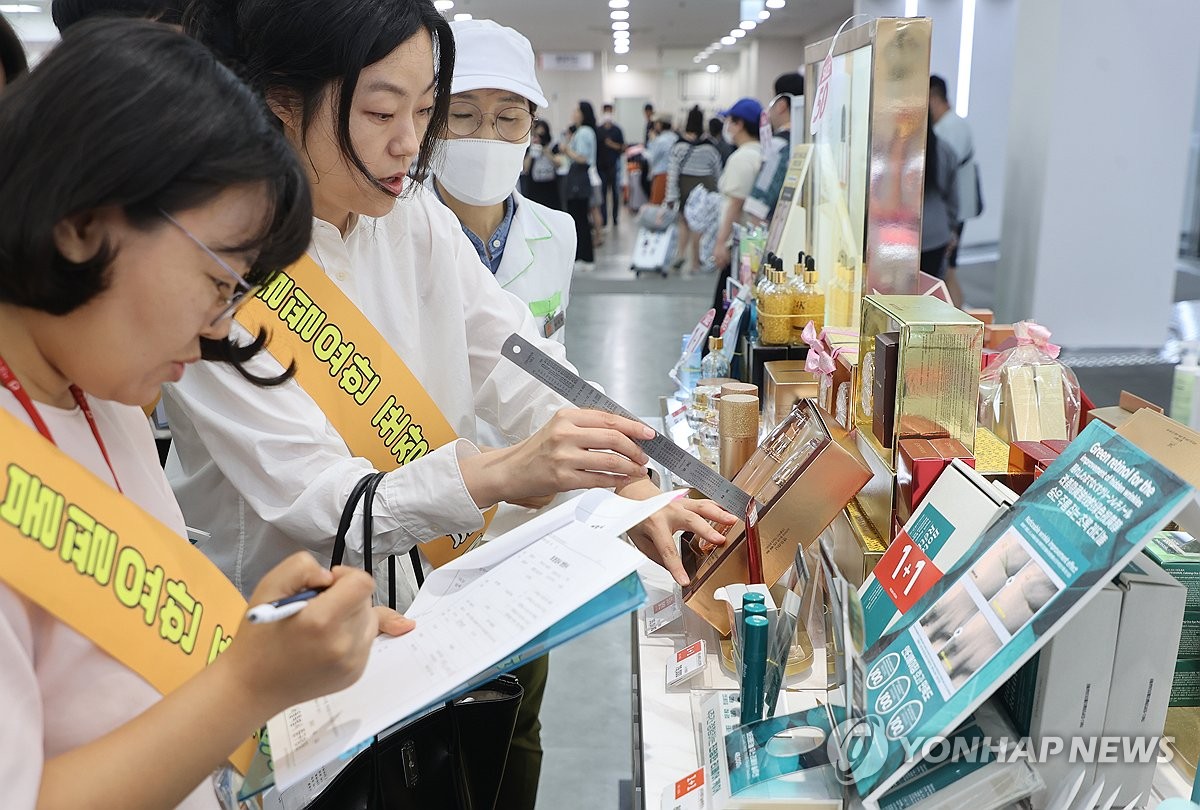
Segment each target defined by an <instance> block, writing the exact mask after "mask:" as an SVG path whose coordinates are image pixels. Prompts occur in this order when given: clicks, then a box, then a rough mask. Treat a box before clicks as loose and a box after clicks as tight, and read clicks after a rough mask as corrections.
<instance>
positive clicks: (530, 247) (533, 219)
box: [476, 192, 578, 540]
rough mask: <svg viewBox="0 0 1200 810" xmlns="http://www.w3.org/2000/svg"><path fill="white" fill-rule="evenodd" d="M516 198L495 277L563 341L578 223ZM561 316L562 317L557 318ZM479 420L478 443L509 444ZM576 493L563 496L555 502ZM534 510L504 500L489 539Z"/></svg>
mask: <svg viewBox="0 0 1200 810" xmlns="http://www.w3.org/2000/svg"><path fill="white" fill-rule="evenodd" d="M513 197H514V199H515V201H516V204H517V210H516V211H515V212H514V213H513V221H512V227H510V228H509V230H508V241H507V242H505V243H504V257H503V258H502V259H501V260H500V268H499V269H498V270H497V271H496V281H497V282H498V283H499V284H500V286H501V287H502V288H504V289H505V290H506V291H508V292H510V293H512V294H513V295H515V296H517V297H518V298H520V299H521V300H522V301H524V302H525V303H526V304H528V305H529V306H530V314H531V315H532V316H533V321H534V323H535V324H537V327H538V329H539V330H541V332H542V335H543V336H548V337H550V339H552V340H556V341H558V342H559V343H564V342H565V340H566V331H567V330H566V312H567V304H568V303H569V301H570V293H571V273H572V272H573V270H574V267H575V222H574V220H572V219H571V215H570V214H568V213H566V212H565V211H555V210H554V209H553V208H548V207H547V206H545V205H542V204H541V203H538V202H534V201H533V200H529V199H526V198H525V197H522V196H521V193H520V192H514V193H513ZM555 299H558V305H557V306H553V307H552V306H549V302H552V301H554V300H555ZM547 310H550V311H549V312H547ZM559 317H561V321H558V320H557V319H558V318H559ZM478 422H479V423H478V425H477V427H476V430H477V431H478V437H479V438H478V441H479V444H480V445H482V446H484V447H506V446H508V445H509V444H510V443H511V442H509V441H506V440H505V438H504V436H503V435H502V434H501V433H500V432H499V431H498V430H496V429H495V428H493V427H492V426H491V425H489V424H488V423H487V422H485V421H483V420H482V419H480V420H478ZM576 494H578V493H575V492H569V493H565V494H563V495H560V496H559V497H557V498H556V499H555V500H554V504H555V505H557V504H559V503H562V502H563V501H564V500H565V499H566V498H567V497H569V496H574V495H576ZM536 514H538V512H537V511H535V510H532V509H525V508H523V507H520V506H514V505H512V504H508V503H502V504H500V507H499V509H498V510H497V511H496V516H495V518H493V520H492V524H491V526H489V527H488V533H487V537H486V539H488V540H490V539H492V538H494V537H497V536H499V535H500V534H503V533H504V532H507V531H511V530H512V529H515V528H516V527H518V526H520V525H521V524H523V523H525V522H526V521H527V520H529V519H530V518H532V517H533V516H534V515H536Z"/></svg>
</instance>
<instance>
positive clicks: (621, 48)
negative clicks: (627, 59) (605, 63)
mask: <svg viewBox="0 0 1200 810" xmlns="http://www.w3.org/2000/svg"><path fill="white" fill-rule="evenodd" d="M613 53H615V54H620V55H621V56H624V55H625V54H627V53H629V46H628V45H618V46H617V47H615V48H613Z"/></svg>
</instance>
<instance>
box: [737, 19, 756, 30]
mask: <svg viewBox="0 0 1200 810" xmlns="http://www.w3.org/2000/svg"><path fill="white" fill-rule="evenodd" d="M738 28H740V29H742V30H743V31H753V30H754V29H755V28H758V23H756V22H755V21H754V20H742V21H741V22H740V23H738Z"/></svg>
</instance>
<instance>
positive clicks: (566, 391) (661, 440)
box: [500, 334, 750, 517]
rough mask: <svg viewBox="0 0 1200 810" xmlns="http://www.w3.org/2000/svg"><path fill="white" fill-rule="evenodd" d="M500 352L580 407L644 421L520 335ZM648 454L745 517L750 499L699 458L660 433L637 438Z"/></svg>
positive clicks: (729, 509) (511, 338)
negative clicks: (651, 436)
mask: <svg viewBox="0 0 1200 810" xmlns="http://www.w3.org/2000/svg"><path fill="white" fill-rule="evenodd" d="M500 353H501V354H502V355H503V356H504V357H507V358H508V359H509V360H511V361H512V362H514V363H516V364H517V365H518V366H519V367H520V368H522V369H524V371H525V372H526V373H527V374H529V375H530V376H531V377H533V378H534V379H535V380H538V381H539V382H541V383H542V384H543V385H545V386H546V387H547V388H549V389H550V390H551V391H553V392H554V393H556V394H558V395H559V396H560V397H562V398H563V399H565V400H567V401H568V402H570V403H571V404H572V405H575V406H576V407H578V408H589V409H591V410H594V411H604V412H605V413H613V414H617V415H618V416H624V417H626V418H628V419H633V420H636V421H639V422H640V421H641V420H640V419H638V418H637V417H636V416H634V415H633V414H632V413H630V412H629V411H627V410H625V409H624V408H622V407H621V406H620V405H619V404H617V403H616V402H615V401H614V400H612V399H610V398H609V397H607V396H605V395H604V394H602V393H600V392H599V391H597V390H596V389H595V388H594V387H593V386H591V385H589V384H588V383H587V382H586V381H585V380H583V379H581V378H580V377H579V375H578V374H575V373H574V372H572V371H569V370H567V369H566V368H564V367H563V366H562V365H560V364H559V363H558V362H557V361H555V360H554V359H553V358H552V357H550V356H549V355H547V354H546V353H545V352H543V351H542V350H541V349H539V348H537V347H536V346H534V345H533V344H532V343H530V342H529V341H527V340H525V339H524V338H523V337H521V336H520V335H516V334H514V335H511V336H510V337H509V338H508V340H506V341H504V347H503V348H502V349H501V350H500ZM635 441H636V442H637V444H638V445H639V446H640V447H641V448H642V449H643V450H645V451H646V455H648V456H650V458H652V459H654V460H655V461H657V462H658V463H659V464H661V465H663V466H664V467H666V468H667V469H668V470H670V471H671V472H673V473H675V475H677V476H678V477H679V479H680V480H681V481H686V482H687V483H689V484H691V485H692V486H693V487H695V488H696V489H698V490H699V491H700V492H702V493H704V495H706V496H708V497H709V498H712V499H713V500H714V501H716V502H717V503H719V504H721V506H722V507H724V508H725V509H727V510H728V511H730V512H732V513H733V514H734V515H737V516H738V517H742V516H743V515H745V514H746V509H747V507H748V506H749V504H750V496H749V495H747V494H746V493H745V492H743V491H742V490H741V489H740V488H738V487H737V486H735V485H734V484H733V482H732V481H729V480H727V479H725V478H722V477H721V476H720V475H717V473H715V472H713V471H712V469H710V468H709V467H707V466H705V465H704V464H702V463H701V462H700V460H699V459H698V458H696V457H695V456H693V455H691V454H690V453H688V452H687V451H686V450H683V449H682V448H680V447H679V446H678V445H677V444H675V442H673V441H671V439H670V438H669V437H667V436H664V435H663V434H661V433H658V432H657V431H656V432H655V435H654V438H653V439H636V440H635Z"/></svg>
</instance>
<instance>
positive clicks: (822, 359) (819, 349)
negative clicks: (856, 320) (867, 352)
mask: <svg viewBox="0 0 1200 810" xmlns="http://www.w3.org/2000/svg"><path fill="white" fill-rule="evenodd" d="M852 334H855V333H854V332H852V331H850V330H846V329H829V328H826V329H822V330H821V331H820V332H818V331H817V326H816V324H815V323H813V322H812V321H809V322H808V325H806V326H805V327H804V331H803V332H802V333H801V336H802V337H803V338H804V342H805V343H807V344H808V357H807V358H806V359H805V361H804V370H805V371H808V372H809V373H814V374H832V373H833V372H834V371H836V370H837V359H838V357H840V356H842V355H843V354H852V353H854V351H855V350H854V349H853V348H851V347H848V346H838V347H837V348H836V349H834V350H833V351H832V352H831V351H829V346H828V344H826V342H825V336H826V335H852Z"/></svg>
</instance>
